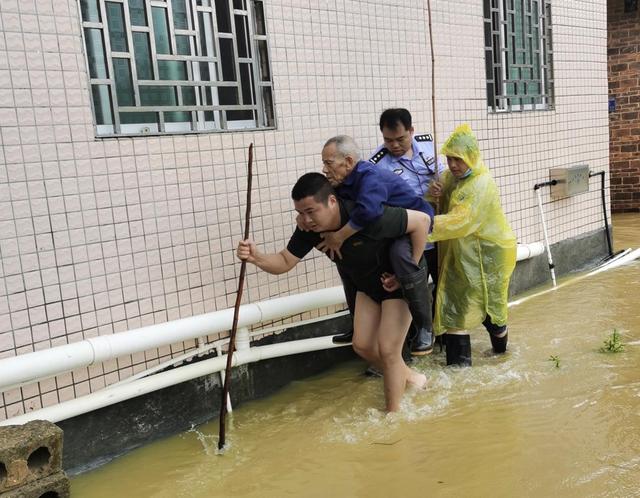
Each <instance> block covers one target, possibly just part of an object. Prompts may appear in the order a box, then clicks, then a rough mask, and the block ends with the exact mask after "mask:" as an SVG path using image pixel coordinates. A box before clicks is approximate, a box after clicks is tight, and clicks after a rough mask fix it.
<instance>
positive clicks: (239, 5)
mask: <svg viewBox="0 0 640 498" xmlns="http://www.w3.org/2000/svg"><path fill="white" fill-rule="evenodd" d="M233 8H234V9H239V10H244V8H245V7H244V0H233Z"/></svg>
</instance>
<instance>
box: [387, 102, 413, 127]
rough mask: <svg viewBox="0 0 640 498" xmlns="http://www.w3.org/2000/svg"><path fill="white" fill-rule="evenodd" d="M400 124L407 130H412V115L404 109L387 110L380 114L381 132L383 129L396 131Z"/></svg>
mask: <svg viewBox="0 0 640 498" xmlns="http://www.w3.org/2000/svg"><path fill="white" fill-rule="evenodd" d="M399 124H402V125H403V126H404V129H405V130H408V129H409V128H411V113H410V112H409V111H407V110H406V109H403V108H402V107H398V108H394V109H387V110H386V111H384V112H383V113H382V114H380V131H382V129H383V128H389V129H390V130H395V129H396V128H397V127H398V125H399Z"/></svg>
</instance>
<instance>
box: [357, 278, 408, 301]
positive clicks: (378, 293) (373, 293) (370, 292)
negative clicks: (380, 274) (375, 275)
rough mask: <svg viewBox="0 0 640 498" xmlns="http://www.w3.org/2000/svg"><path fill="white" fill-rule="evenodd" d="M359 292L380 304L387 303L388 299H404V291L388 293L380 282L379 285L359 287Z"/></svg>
mask: <svg viewBox="0 0 640 498" xmlns="http://www.w3.org/2000/svg"><path fill="white" fill-rule="evenodd" d="M358 292H362V293H364V294H366V295H367V296H369V297H370V298H371V299H373V300H374V301H375V302H376V303H378V304H380V303H381V302H382V301H386V300H387V299H403V297H402V289H397V290H394V291H393V292H387V291H386V290H384V289H383V288H382V283H380V282H378V285H367V286H364V285H361V286H360V287H358Z"/></svg>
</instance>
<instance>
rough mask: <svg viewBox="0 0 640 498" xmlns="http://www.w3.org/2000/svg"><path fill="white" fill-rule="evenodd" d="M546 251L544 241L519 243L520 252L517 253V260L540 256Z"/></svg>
mask: <svg viewBox="0 0 640 498" xmlns="http://www.w3.org/2000/svg"><path fill="white" fill-rule="evenodd" d="M543 252H544V244H543V243H542V242H533V243H532V244H518V252H517V255H516V261H523V260H525V259H529V258H533V257H535V256H539V255H540V254H542V253H543Z"/></svg>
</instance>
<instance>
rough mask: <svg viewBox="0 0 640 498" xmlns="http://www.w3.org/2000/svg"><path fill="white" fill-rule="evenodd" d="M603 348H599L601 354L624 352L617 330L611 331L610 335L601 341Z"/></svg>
mask: <svg viewBox="0 0 640 498" xmlns="http://www.w3.org/2000/svg"><path fill="white" fill-rule="evenodd" d="M603 344H604V346H602V347H601V348H600V352H601V353H621V352H622V351H624V343H623V342H622V339H620V332H618V329H613V332H611V335H610V336H609V337H607V338H606V339H605V340H604V341H603Z"/></svg>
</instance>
